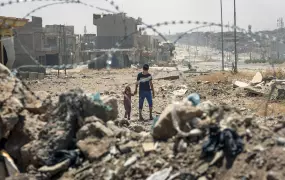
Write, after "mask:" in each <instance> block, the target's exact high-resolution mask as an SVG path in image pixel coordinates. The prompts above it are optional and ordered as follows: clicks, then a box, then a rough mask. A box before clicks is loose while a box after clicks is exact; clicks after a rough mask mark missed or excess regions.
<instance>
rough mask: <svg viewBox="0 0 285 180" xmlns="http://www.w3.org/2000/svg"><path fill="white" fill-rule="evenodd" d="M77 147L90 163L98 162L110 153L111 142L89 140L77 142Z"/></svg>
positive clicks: (107, 140)
mask: <svg viewBox="0 0 285 180" xmlns="http://www.w3.org/2000/svg"><path fill="white" fill-rule="evenodd" d="M77 147H78V148H79V149H80V150H81V151H82V152H83V154H84V155H85V157H86V158H88V160H90V161H94V160H98V159H100V158H101V157H102V156H104V155H105V154H107V153H108V152H109V148H110V140H109V139H101V140H100V139H97V138H87V139H84V140H80V141H78V142H77Z"/></svg>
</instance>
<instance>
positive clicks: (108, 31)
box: [93, 13, 141, 49]
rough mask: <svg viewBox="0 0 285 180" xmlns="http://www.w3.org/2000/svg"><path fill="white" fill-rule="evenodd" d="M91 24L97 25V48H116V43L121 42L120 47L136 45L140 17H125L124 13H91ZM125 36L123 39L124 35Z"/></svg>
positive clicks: (126, 47)
mask: <svg viewBox="0 0 285 180" xmlns="http://www.w3.org/2000/svg"><path fill="white" fill-rule="evenodd" d="M93 24H94V25H96V26H97V39H96V48H97V49H111V48H116V47H117V46H116V43H117V42H121V46H120V48H124V49H128V48H133V47H137V44H138V43H137V34H138V33H139V32H138V25H140V24H141V22H140V19H138V20H137V19H134V18H131V17H126V15H125V14H124V13H119V14H107V15H103V16H101V15H97V14H94V15H93ZM125 36H127V38H126V39H125V40H123V39H124V37H125Z"/></svg>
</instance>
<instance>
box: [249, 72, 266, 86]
mask: <svg viewBox="0 0 285 180" xmlns="http://www.w3.org/2000/svg"><path fill="white" fill-rule="evenodd" d="M262 80H263V78H262V74H261V73H260V72H257V73H256V74H255V76H254V77H253V78H252V80H251V82H250V83H251V84H258V83H261V82H262Z"/></svg>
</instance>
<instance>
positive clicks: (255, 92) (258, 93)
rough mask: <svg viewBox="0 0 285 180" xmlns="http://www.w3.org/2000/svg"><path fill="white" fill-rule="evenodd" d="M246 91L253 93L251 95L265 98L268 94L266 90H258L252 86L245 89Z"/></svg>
mask: <svg viewBox="0 0 285 180" xmlns="http://www.w3.org/2000/svg"><path fill="white" fill-rule="evenodd" d="M244 89H245V90H246V91H248V92H249V93H251V94H255V95H259V96H264V95H266V94H267V93H266V92H265V91H264V90H262V89H258V88H254V87H251V86H248V87H245V88H244Z"/></svg>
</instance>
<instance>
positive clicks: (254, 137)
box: [0, 67, 285, 180]
mask: <svg viewBox="0 0 285 180" xmlns="http://www.w3.org/2000/svg"><path fill="white" fill-rule="evenodd" d="M0 70H1V71H0V76H1V79H0V83H1V86H0V89H1V97H0V102H1V103H0V105H1V111H0V122H1V126H0V127H1V134H0V135H1V136H0V137H1V142H2V144H1V145H3V147H2V149H3V150H6V151H7V152H8V154H10V155H11V157H12V158H13V160H14V162H15V164H16V165H17V166H18V168H19V170H20V172H21V173H20V174H19V173H17V174H14V175H15V176H13V174H9V175H6V176H10V177H9V178H7V179H10V180H11V179H41V180H42V179H63V180H65V179H76V180H83V179H104V180H117V179H118V180H119V179H130V180H131V179H132V180H133V179H147V180H158V179H159V180H180V179H185V180H186V179H187V180H215V179H217V180H223V179H225V180H228V179H233V180H234V179H236V180H238V179H243V180H247V179H249V180H252V179H253V180H258V179H266V180H273V179H274V180H275V179H276V180H279V179H280V180H282V179H284V178H285V174H284V173H283V172H284V167H285V166H284V163H285V158H284V156H282V155H283V153H284V151H283V146H284V145H285V139H284V138H283V137H285V123H284V121H283V119H282V117H280V119H279V121H278V123H277V124H276V125H275V126H274V127H273V128H269V127H266V126H262V125H260V124H257V123H256V121H255V118H254V117H253V116H251V115H244V113H243V114H242V113H241V112H240V110H239V109H237V108H234V107H232V106H229V105H226V104H222V105H215V104H214V103H212V102H210V101H204V102H201V103H200V102H199V101H200V98H199V96H197V94H196V95H194V96H189V97H188V98H185V99H183V100H182V101H178V102H174V103H172V104H169V105H168V106H167V107H166V108H165V109H164V111H163V112H162V113H161V114H160V116H159V118H158V119H156V120H155V121H154V122H153V126H152V129H151V131H150V132H146V131H144V129H145V128H142V127H141V128H140V127H139V125H137V126H138V127H136V128H135V129H139V130H136V131H133V129H134V128H133V127H132V126H131V125H130V124H129V123H128V121H126V120H121V119H118V104H117V99H116V98H113V97H100V96H98V95H97V94H93V95H91V96H90V95H87V94H85V93H84V92H83V91H82V90H80V89H76V90H71V91H68V92H66V93H62V94H60V95H59V97H58V98H59V99H58V101H57V102H56V103H55V105H52V104H51V103H49V102H48V101H42V100H40V99H39V98H37V97H36V96H35V94H33V93H31V92H30V91H29V90H28V89H27V88H26V87H25V86H24V85H23V84H22V83H21V82H20V81H19V80H18V79H17V78H15V77H13V76H12V75H11V74H10V72H9V71H8V70H3V68H2V67H1V68H0ZM192 95H193V94H192ZM46 98H47V97H46ZM47 99H48V98H47ZM8 102H9V103H8ZM0 169H1V164H0ZM1 173H2V171H1V172H0V175H1V177H2V174H1Z"/></svg>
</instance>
